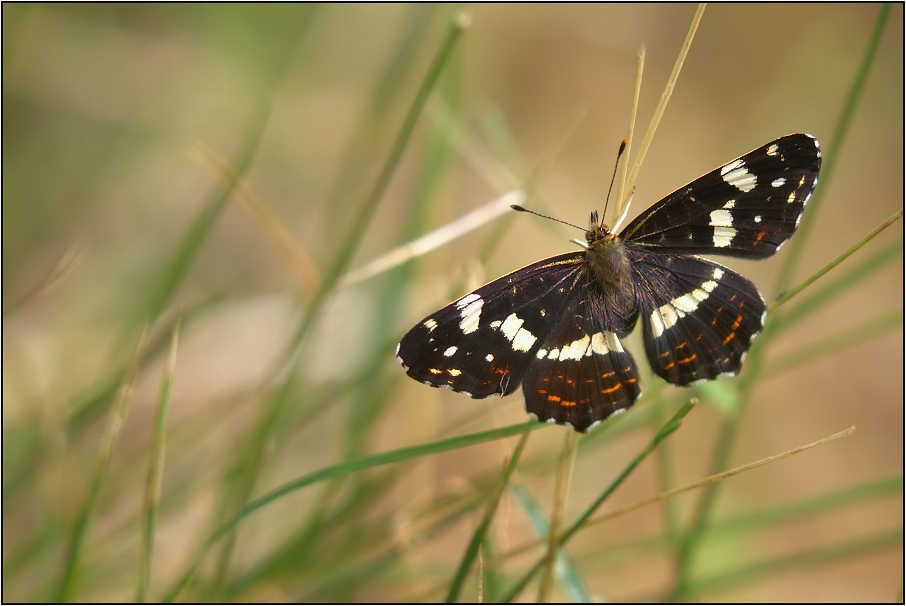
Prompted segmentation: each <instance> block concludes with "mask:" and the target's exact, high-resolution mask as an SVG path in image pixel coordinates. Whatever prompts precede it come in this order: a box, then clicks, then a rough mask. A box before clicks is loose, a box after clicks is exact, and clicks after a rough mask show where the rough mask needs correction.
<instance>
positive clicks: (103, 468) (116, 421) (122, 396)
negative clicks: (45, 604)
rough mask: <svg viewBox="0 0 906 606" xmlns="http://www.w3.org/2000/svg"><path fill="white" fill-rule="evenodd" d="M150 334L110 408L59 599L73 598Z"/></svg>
mask: <svg viewBox="0 0 906 606" xmlns="http://www.w3.org/2000/svg"><path fill="white" fill-rule="evenodd" d="M147 338H148V327H147V326H145V327H144V328H143V329H142V332H141V334H140V335H139V338H138V341H137V342H136V344H135V347H134V348H133V350H132V354H131V357H130V361H129V364H128V365H127V371H126V373H125V374H124V376H123V382H122V384H121V385H120V388H119V390H118V392H117V395H116V399H115V400H114V402H113V407H112V408H111V409H110V417H109V419H108V421H107V427H106V429H105V430H104V435H103V436H102V437H101V442H100V444H99V445H98V451H97V457H96V460H95V465H94V472H93V473H92V479H91V484H90V487H89V489H88V498H87V499H86V501H85V504H84V505H83V506H82V510H81V511H80V512H79V515H78V517H77V518H76V523H75V526H74V527H73V530H72V535H71V536H70V538H69V546H68V548H67V550H66V559H65V563H64V565H63V577H62V578H61V580H60V585H59V589H58V590H57V594H56V599H55V601H57V602H69V601H72V591H73V586H74V584H75V578H76V572H77V570H78V564H79V556H80V555H81V549H82V542H83V540H84V538H85V531H86V530H87V528H88V519H89V518H90V517H91V514H92V512H93V511H94V508H95V505H97V500H98V497H99V496H100V493H101V486H102V485H103V484H104V480H105V479H106V476H107V468H108V467H109V465H110V457H111V456H112V454H113V447H114V446H115V445H116V441H117V438H119V435H120V430H121V429H122V427H123V421H125V419H126V413H127V412H128V410H129V403H130V402H131V401H132V393H133V389H134V385H135V380H136V378H137V370H138V361H139V359H140V358H141V353H142V350H143V349H144V347H145V343H146V341H147Z"/></svg>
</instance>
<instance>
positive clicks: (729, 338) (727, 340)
mask: <svg viewBox="0 0 906 606" xmlns="http://www.w3.org/2000/svg"><path fill="white" fill-rule="evenodd" d="M735 336H736V333H735V332H731V333H730V335H729V336H728V337H727V338H726V339H724V345H726V344H727V343H729V342H730V341H732V340H733V338H734V337H735Z"/></svg>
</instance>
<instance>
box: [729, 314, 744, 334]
mask: <svg viewBox="0 0 906 606" xmlns="http://www.w3.org/2000/svg"><path fill="white" fill-rule="evenodd" d="M740 324H742V316H736V321H735V322H733V326H732V327H731V328H732V330H734V331H735V330H736V329H737V328H739V325H740Z"/></svg>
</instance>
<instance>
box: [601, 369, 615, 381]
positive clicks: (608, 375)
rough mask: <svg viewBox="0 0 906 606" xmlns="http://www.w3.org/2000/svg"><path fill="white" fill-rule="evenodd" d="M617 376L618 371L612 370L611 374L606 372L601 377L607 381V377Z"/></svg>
mask: <svg viewBox="0 0 906 606" xmlns="http://www.w3.org/2000/svg"><path fill="white" fill-rule="evenodd" d="M615 374H617V373H616V371H613V370H611V371H610V372H605V373H604V374H603V375H601V378H602V379H606V378H607V377H612V376H614V375H615Z"/></svg>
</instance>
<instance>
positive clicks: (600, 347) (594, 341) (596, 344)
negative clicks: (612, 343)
mask: <svg viewBox="0 0 906 606" xmlns="http://www.w3.org/2000/svg"><path fill="white" fill-rule="evenodd" d="M591 350H592V351H593V352H595V353H596V354H598V355H599V356H603V355H604V354H606V353H609V352H610V348H609V347H607V341H606V340H605V338H604V335H603V334H602V333H599V332H596V333H595V334H594V335H592V337H591Z"/></svg>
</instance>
